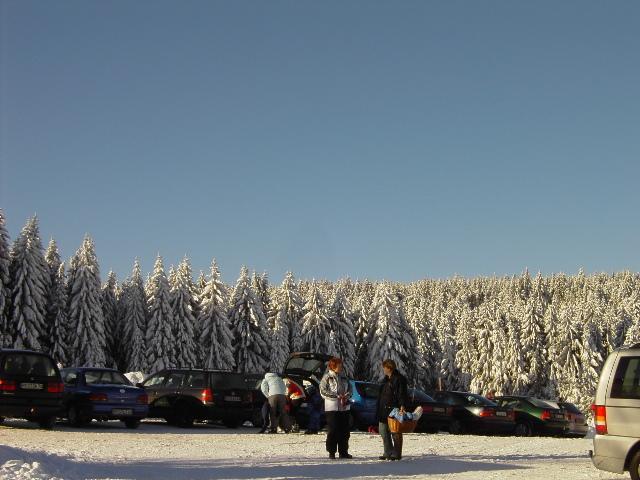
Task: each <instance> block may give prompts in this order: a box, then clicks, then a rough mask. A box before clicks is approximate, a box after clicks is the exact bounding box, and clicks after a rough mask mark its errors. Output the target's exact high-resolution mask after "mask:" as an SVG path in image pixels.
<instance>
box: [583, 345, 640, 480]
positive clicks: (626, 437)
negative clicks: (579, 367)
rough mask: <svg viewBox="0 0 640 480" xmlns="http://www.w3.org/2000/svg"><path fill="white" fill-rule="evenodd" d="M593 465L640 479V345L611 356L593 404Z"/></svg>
mask: <svg viewBox="0 0 640 480" xmlns="http://www.w3.org/2000/svg"><path fill="white" fill-rule="evenodd" d="M591 408H592V412H593V419H594V425H595V430H596V432H595V433H596V434H595V437H594V439H593V451H590V452H589V455H590V457H591V460H592V461H593V464H594V465H595V466H596V467H597V468H599V469H600V470H606V471H608V472H614V473H624V472H625V471H628V472H629V473H630V474H631V478H632V479H633V480H640V344H636V345H633V346H632V347H623V348H620V349H619V350H616V351H614V352H613V353H611V355H609V357H608V358H607V361H606V362H605V364H604V367H603V368H602V373H601V374H600V380H599V382H598V390H597V392H596V398H595V402H594V404H593V405H592V407H591Z"/></svg>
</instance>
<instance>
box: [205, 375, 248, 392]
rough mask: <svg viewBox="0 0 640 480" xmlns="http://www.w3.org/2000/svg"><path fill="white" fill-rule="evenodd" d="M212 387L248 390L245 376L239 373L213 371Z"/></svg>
mask: <svg viewBox="0 0 640 480" xmlns="http://www.w3.org/2000/svg"><path fill="white" fill-rule="evenodd" d="M211 388H213V389H214V390H215V389H219V390H225V389H228V390H247V384H246V382H245V381H244V377H243V376H242V375H241V374H239V373H217V372H216V373H211Z"/></svg>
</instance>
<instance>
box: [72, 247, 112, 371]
mask: <svg viewBox="0 0 640 480" xmlns="http://www.w3.org/2000/svg"><path fill="white" fill-rule="evenodd" d="M74 258H75V262H74V265H75V272H74V276H73V278H69V282H70V283H71V285H70V287H71V294H70V296H69V310H68V311H69V324H70V326H71V337H72V339H73V344H72V349H71V350H72V363H73V364H74V365H76V366H91V367H104V366H105V364H106V358H105V348H106V339H105V332H104V328H105V325H104V316H103V313H102V304H101V301H100V299H101V291H100V289H101V283H100V270H99V267H98V259H97V258H96V254H95V246H94V243H93V240H92V239H91V238H90V237H89V236H88V235H87V236H85V238H84V240H83V242H82V245H81V246H80V248H79V249H78V251H77V252H76V253H75V255H74Z"/></svg>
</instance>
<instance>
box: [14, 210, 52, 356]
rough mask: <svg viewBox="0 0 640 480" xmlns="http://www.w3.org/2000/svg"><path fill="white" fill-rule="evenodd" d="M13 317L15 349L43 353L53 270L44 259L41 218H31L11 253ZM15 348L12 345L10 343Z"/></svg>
mask: <svg viewBox="0 0 640 480" xmlns="http://www.w3.org/2000/svg"><path fill="white" fill-rule="evenodd" d="M10 258H11V261H10V264H9V277H10V284H11V314H10V317H9V331H10V332H11V333H12V338H13V343H12V345H13V347H14V348H26V349H32V350H40V349H41V347H42V343H41V341H42V337H43V336H44V335H46V331H45V327H46V323H45V321H46V314H47V292H48V289H49V268H48V266H47V262H46V261H45V259H44V252H43V250H42V242H41V241H40V232H39V229H38V219H37V217H35V216H34V217H32V218H31V219H29V220H28V221H27V223H26V225H25V226H24V228H23V229H22V231H21V232H20V236H19V237H18V238H17V239H16V240H15V242H14V244H13V247H12V249H11V253H10ZM10 345H11V344H10Z"/></svg>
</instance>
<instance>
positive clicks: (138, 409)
mask: <svg viewBox="0 0 640 480" xmlns="http://www.w3.org/2000/svg"><path fill="white" fill-rule="evenodd" d="M115 409H118V410H131V415H122V414H114V413H113V410H115ZM88 414H89V415H90V416H91V417H92V418H99V419H105V420H120V419H127V418H145V417H146V416H147V415H148V414H149V407H148V406H147V405H122V404H106V405H93V406H91V407H89V408H88Z"/></svg>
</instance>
